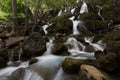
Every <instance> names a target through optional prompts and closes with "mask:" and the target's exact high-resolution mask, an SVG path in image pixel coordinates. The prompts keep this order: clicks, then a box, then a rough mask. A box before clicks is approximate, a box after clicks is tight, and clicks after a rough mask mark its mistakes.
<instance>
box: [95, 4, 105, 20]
mask: <svg viewBox="0 0 120 80" xmlns="http://www.w3.org/2000/svg"><path fill="white" fill-rule="evenodd" d="M96 7H97V8H98V15H99V16H100V18H101V19H102V20H104V18H103V17H102V15H101V10H102V7H100V6H99V5H96Z"/></svg>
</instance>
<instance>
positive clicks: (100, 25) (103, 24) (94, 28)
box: [85, 20, 109, 33]
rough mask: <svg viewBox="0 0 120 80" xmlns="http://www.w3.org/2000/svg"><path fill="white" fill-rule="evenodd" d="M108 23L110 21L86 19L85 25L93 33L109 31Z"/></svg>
mask: <svg viewBox="0 0 120 80" xmlns="http://www.w3.org/2000/svg"><path fill="white" fill-rule="evenodd" d="M108 23H109V21H100V20H86V21H85V26H86V27H87V28H88V30H89V31H91V32H93V33H102V32H106V31H107V27H108ZM90 24H91V25H90Z"/></svg>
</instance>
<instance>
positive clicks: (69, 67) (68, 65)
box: [62, 58, 83, 74]
mask: <svg viewBox="0 0 120 80" xmlns="http://www.w3.org/2000/svg"><path fill="white" fill-rule="evenodd" d="M82 64H83V62H82V61H80V60H78V59H72V58H66V59H65V60H64V61H63V63H62V68H63V71H64V72H66V73H69V74H78V73H79V70H80V66H81V65H82Z"/></svg>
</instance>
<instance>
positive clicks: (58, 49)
mask: <svg viewBox="0 0 120 80" xmlns="http://www.w3.org/2000/svg"><path fill="white" fill-rule="evenodd" d="M53 54H55V55H64V56H65V55H69V54H70V53H69V52H68V48H67V47H66V46H65V45H64V44H62V43H55V45H54V49H53Z"/></svg>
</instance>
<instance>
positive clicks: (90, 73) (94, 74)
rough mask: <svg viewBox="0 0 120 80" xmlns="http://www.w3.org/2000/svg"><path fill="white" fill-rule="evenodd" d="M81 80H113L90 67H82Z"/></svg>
mask: <svg viewBox="0 0 120 80" xmlns="http://www.w3.org/2000/svg"><path fill="white" fill-rule="evenodd" d="M79 80H111V79H110V78H109V77H108V76H106V75H105V74H103V73H102V72H101V71H100V70H98V69H97V68H95V67H93V66H90V65H85V64H83V65H81V69H80V72H79Z"/></svg>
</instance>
